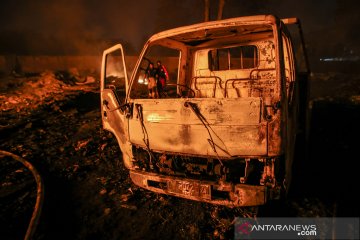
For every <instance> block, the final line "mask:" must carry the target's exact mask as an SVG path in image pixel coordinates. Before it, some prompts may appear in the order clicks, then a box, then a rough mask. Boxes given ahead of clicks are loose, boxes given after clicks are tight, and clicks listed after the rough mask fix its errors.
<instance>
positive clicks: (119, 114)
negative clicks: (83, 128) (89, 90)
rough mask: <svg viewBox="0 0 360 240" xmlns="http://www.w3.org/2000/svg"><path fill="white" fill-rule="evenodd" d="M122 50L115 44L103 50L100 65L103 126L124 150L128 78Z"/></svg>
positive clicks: (127, 111)
mask: <svg viewBox="0 0 360 240" xmlns="http://www.w3.org/2000/svg"><path fill="white" fill-rule="evenodd" d="M123 53H124V51H123V48H122V45H121V44H117V45H115V46H113V47H111V48H109V49H107V50H105V51H104V53H103V57H102V66H101V83H100V94H101V115H102V123H103V128H104V129H105V130H108V131H110V132H112V133H113V134H114V135H115V137H116V138H117V141H118V143H119V145H120V148H121V150H122V151H123V152H124V150H125V149H124V146H125V143H126V139H127V121H128V120H127V118H126V115H127V114H128V113H129V105H128V104H127V100H126V93H127V89H128V78H127V72H126V64H125V58H124V54H123Z"/></svg>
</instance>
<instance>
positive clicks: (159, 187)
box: [130, 170, 267, 207]
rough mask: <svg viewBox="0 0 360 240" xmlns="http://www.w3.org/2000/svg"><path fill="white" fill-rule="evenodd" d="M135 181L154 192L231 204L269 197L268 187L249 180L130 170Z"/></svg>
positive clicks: (259, 202)
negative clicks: (227, 180)
mask: <svg viewBox="0 0 360 240" xmlns="http://www.w3.org/2000/svg"><path fill="white" fill-rule="evenodd" d="M130 177H131V179H132V181H133V182H134V183H135V184H136V185H138V186H140V187H142V188H145V189H148V190H150V191H153V192H157V193H163V194H168V195H173V196H177V197H182V198H187V199H191V200H196V201H201V202H208V203H212V204H220V205H226V206H229V207H241V206H257V205H263V204H265V203H266V201H267V190H266V189H267V188H266V187H265V186H253V185H246V184H232V183H218V182H213V181H200V180H194V179H184V178H179V177H171V176H164V175H159V174H154V173H148V172H140V171H134V170H131V171H130Z"/></svg>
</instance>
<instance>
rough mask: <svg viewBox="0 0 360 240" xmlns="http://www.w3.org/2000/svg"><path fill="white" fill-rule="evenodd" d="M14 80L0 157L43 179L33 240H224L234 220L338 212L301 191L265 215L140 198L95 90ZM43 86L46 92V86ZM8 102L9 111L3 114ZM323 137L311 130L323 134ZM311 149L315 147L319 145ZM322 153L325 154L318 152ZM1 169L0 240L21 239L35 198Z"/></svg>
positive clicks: (12, 170)
mask: <svg viewBox="0 0 360 240" xmlns="http://www.w3.org/2000/svg"><path fill="white" fill-rule="evenodd" d="M11 80H14V79H11ZM16 81H19V82H18V83H16V84H14V85H16V86H17V87H11V89H9V88H8V86H7V84H3V85H2V86H5V89H0V91H1V94H2V95H1V96H0V97H1V99H0V100H1V102H0V103H1V106H0V108H1V116H0V124H1V128H0V134H1V138H0V149H3V150H7V151H10V152H14V153H16V154H17V155H20V156H23V157H26V159H27V160H29V161H31V162H32V163H33V164H34V165H35V166H36V167H38V169H39V171H40V174H41V175H42V177H43V178H44V182H45V201H44V202H45V205H44V209H43V215H42V216H41V220H40V223H39V227H38V232H37V233H36V234H35V235H36V236H35V239H72V238H78V239H90V238H96V239H122V238H129V239H146V238H148V237H149V236H152V237H153V238H154V239H155V238H156V239H168V238H175V239H222V238H223V239H231V238H233V221H234V219H235V217H249V218H253V217H254V216H255V215H257V216H272V217H274V216H281V215H282V214H284V215H285V216H302V217H315V216H322V217H332V216H334V215H335V214H336V213H334V212H335V209H336V208H338V209H340V207H339V206H340V205H339V204H337V205H336V206H337V207H335V205H334V201H333V198H328V197H326V198H325V199H324V198H321V197H318V196H316V197H314V196H313V195H310V196H306V197H304V194H305V193H303V192H299V195H300V196H299V197H298V198H292V199H290V200H289V201H288V202H285V203H283V205H281V206H277V207H275V208H274V209H273V210H272V212H267V211H266V210H264V209H260V210H259V209H254V208H233V209H231V208H226V207H220V206H212V205H209V204H206V203H199V202H194V201H191V200H179V199H177V198H174V197H171V196H167V195H158V194H155V193H152V192H149V191H145V190H143V189H141V188H139V187H137V186H135V185H134V184H132V182H131V180H130V178H129V175H128V172H127V171H126V169H125V167H124V165H123V161H122V159H121V158H122V156H121V154H120V151H119V147H118V144H117V142H116V140H115V139H114V138H113V137H112V135H111V134H109V133H107V132H106V131H104V130H103V129H102V127H101V115H100V109H99V105H100V103H99V100H98V101H95V100H94V99H97V97H98V93H94V91H96V88H97V86H96V84H94V85H93V86H91V85H90V86H87V85H86V84H85V85H82V86H80V85H75V86H70V85H67V84H65V83H63V82H61V81H60V80H57V79H54V78H53V74H52V73H46V74H43V75H42V76H40V77H38V78H37V79H36V77H34V78H29V79H18V78H17V79H16ZM26 81H31V84H30V85H29V83H27V82H26ZM45 82H47V83H48V84H50V85H51V86H53V87H51V86H49V88H47V87H45V86H44V84H45ZM10 85H11V84H10ZM31 85H32V86H34V87H35V86H36V88H39V89H47V90H48V95H47V96H48V98H46V97H44V96H45V95H46V94H45V95H42V93H40V92H38V91H32V92H33V93H34V94H32V93H31V94H30V93H28V92H24V90H25V89H26V90H27V91H28V90H29V89H31V87H29V86H31ZM60 86H61V87H60ZM57 90H59V91H60V90H61V92H59V93H56V91H57ZM37 94H39V95H37ZM21 95H23V97H21ZM41 96H42V97H41ZM25 99H27V100H26V101H25ZM336 100H337V99H336V98H335V100H334V101H336ZM9 101H12V102H15V101H16V102H17V103H9V104H6V105H4V102H9ZM323 101H327V100H326V99H324V100H323ZM89 103H91V104H89ZM9 107H10V108H11V109H10V110H7V111H6V109H7V108H9ZM16 109H18V110H19V112H16ZM326 113H328V112H326ZM351 119H352V120H353V121H357V119H356V118H355V115H354V117H353V118H347V119H346V121H350V120H351ZM320 120H321V119H320ZM320 120H319V123H318V124H317V125H316V126H315V129H320V128H319V127H321V128H324V124H325V121H322V120H321V121H320ZM335 120H337V119H335ZM335 120H333V122H334V121H335ZM328 121H329V120H328ZM344 121H345V120H344ZM328 124H329V125H331V123H328ZM327 129H328V128H327ZM327 129H326V128H325V129H323V130H321V129H320V130H318V131H322V132H325V133H326V132H327V131H326V130H327ZM339 136H340V137H339ZM318 139H320V138H318ZM324 139H325V140H326V141H323V142H326V143H327V144H329V143H333V144H334V146H337V149H336V150H339V149H340V150H341V149H343V152H344V151H350V150H349V149H350V148H351V146H352V145H349V144H347V145H346V144H345V143H348V142H345V141H344V140H343V139H341V135H340V134H337V135H336V139H335V140H334V139H331V138H330V139H329V138H324ZM343 141H344V142H343ZM338 143H341V144H338ZM316 144H317V148H319V146H318V145H319V144H321V141H320V140H318V141H316ZM353 145H354V144H353ZM321 146H323V148H320V150H321V154H324V151H323V149H324V148H325V147H326V146H325V145H321ZM321 146H320V147H321ZM313 151H316V150H313ZM328 151H330V150H328ZM315 153H316V152H315ZM328 155H329V154H328ZM321 156H323V155H321ZM0 164H1V165H0V186H1V188H0V193H3V191H5V190H4V189H13V190H14V194H15V195H12V196H14V198H9V199H8V200H6V199H4V198H2V197H1V196H2V195H1V194H0V206H1V208H0V226H2V227H0V236H5V235H9V234H10V235H11V236H12V237H9V238H10V239H20V238H23V234H22V233H23V232H24V231H22V229H26V226H27V223H28V219H27V218H26V216H28V215H27V214H29V210H31V207H32V206H33V203H34V202H33V200H34V196H35V195H36V191H35V188H34V185H32V182H31V181H27V180H28V179H27V178H26V177H25V178H24V176H25V175H26V174H27V171H26V170H25V169H23V168H20V167H19V166H10V165H9V164H8V163H6V162H5V161H0ZM327 170H328V169H327ZM4 175H6V176H10V177H3V176H4ZM307 176H308V177H309V178H311V176H312V175H311V174H308V175H307ZM326 181H329V179H326ZM24 183H25V184H24ZM302 184H303V185H304V183H302ZM14 186H16V187H14ZM18 189H19V191H17V190H18ZM354 189H355V188H354ZM317 192H319V191H317ZM305 199H306V200H305ZM355 199H356V198H355ZM348 204H349V203H348V202H346V205H348ZM349 206H352V205H350V204H349ZM352 209H353V208H352ZM354 211H355V210H354ZM30 212H31V211H30Z"/></svg>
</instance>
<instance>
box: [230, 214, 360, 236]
mask: <svg viewBox="0 0 360 240" xmlns="http://www.w3.org/2000/svg"><path fill="white" fill-rule="evenodd" d="M234 231H235V237H234V238H235V239H359V218H257V219H256V220H255V219H248V218H236V220H235V226H234Z"/></svg>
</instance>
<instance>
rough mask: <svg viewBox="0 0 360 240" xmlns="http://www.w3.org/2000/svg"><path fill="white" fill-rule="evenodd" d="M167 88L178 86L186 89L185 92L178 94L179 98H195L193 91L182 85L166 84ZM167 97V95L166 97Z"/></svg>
mask: <svg viewBox="0 0 360 240" xmlns="http://www.w3.org/2000/svg"><path fill="white" fill-rule="evenodd" d="M167 86H176V87H177V86H179V87H183V88H186V89H187V91H182V92H181V93H180V94H179V93H178V96H179V97H186V98H193V97H195V91H194V90H193V89H191V88H190V87H188V86H186V85H183V84H177V83H168V84H166V87H167ZM167 96H168V95H167Z"/></svg>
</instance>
